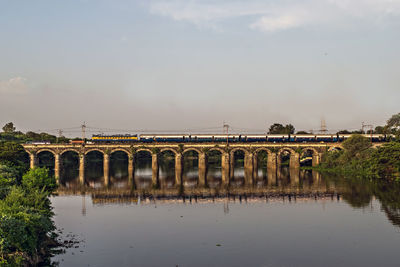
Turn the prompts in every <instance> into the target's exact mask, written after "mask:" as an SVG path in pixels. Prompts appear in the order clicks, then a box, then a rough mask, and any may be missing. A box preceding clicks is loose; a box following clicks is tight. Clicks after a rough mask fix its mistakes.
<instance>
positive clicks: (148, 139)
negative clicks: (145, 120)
mask: <svg viewBox="0 0 400 267" xmlns="http://www.w3.org/2000/svg"><path fill="white" fill-rule="evenodd" d="M139 141H140V142H142V143H152V142H155V141H156V140H155V135H150V134H141V135H139Z"/></svg>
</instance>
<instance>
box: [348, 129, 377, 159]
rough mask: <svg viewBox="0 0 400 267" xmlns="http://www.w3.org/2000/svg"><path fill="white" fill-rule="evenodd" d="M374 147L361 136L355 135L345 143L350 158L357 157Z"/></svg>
mask: <svg viewBox="0 0 400 267" xmlns="http://www.w3.org/2000/svg"><path fill="white" fill-rule="evenodd" d="M371 146H372V144H371V141H370V140H369V139H368V138H366V137H364V136H362V135H361V134H354V135H352V136H351V137H350V138H348V139H347V140H346V141H344V142H343V147H344V149H345V150H346V154H347V156H348V158H352V157H357V156H359V155H360V154H361V153H363V152H364V151H366V150H367V149H369V148H370V147H371Z"/></svg>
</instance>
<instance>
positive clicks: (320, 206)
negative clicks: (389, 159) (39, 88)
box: [51, 165, 400, 266]
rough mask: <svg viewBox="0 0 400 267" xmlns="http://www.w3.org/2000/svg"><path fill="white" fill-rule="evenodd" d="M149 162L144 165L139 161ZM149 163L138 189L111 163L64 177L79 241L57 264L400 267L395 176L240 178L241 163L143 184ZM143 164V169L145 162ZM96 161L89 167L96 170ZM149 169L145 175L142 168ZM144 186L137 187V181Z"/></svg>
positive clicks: (65, 219)
mask: <svg viewBox="0 0 400 267" xmlns="http://www.w3.org/2000/svg"><path fill="white" fill-rule="evenodd" d="M146 166H147V165H146ZM148 167H149V166H147V167H143V169H142V170H136V171H137V173H140V174H143V176H140V177H139V176H138V177H136V179H135V181H136V183H135V185H134V186H135V188H134V189H133V187H132V184H130V183H129V181H128V178H127V174H126V173H125V174H124V171H123V170H121V172H120V173H122V174H118V173H119V172H118V168H115V170H114V171H113V172H114V173H113V174H112V176H113V177H112V178H111V179H110V180H111V183H110V184H109V185H108V186H107V187H105V186H104V185H103V183H102V177H101V176H100V177H97V176H96V175H92V176H91V177H89V178H88V181H87V184H86V186H85V187H80V186H79V183H78V181H77V180H76V179H77V178H65V180H64V183H63V186H62V187H61V188H60V190H59V196H56V197H53V198H52V199H51V200H52V203H53V207H54V211H55V213H56V216H55V221H56V224H57V226H58V227H59V228H60V229H63V235H64V236H66V235H68V234H69V233H72V234H75V235H77V236H78V237H79V238H80V239H82V240H83V242H82V243H81V244H80V245H79V247H77V248H70V249H67V251H66V253H65V254H62V255H57V256H55V257H54V258H53V261H54V262H59V264H60V266H399V262H400V258H399V246H400V228H399V227H400V194H399V193H400V190H399V188H396V186H394V185H390V184H383V183H372V182H366V181H364V182H361V181H357V180H351V179H344V178H330V177H322V176H321V175H319V174H317V173H312V172H306V171H302V172H301V173H299V175H298V176H295V177H294V176H293V175H292V176H290V171H282V172H281V176H280V177H276V178H275V179H276V180H271V178H270V179H269V178H268V174H266V173H265V172H264V173H263V171H262V170H260V173H259V177H258V180H257V181H256V182H255V183H254V185H253V186H251V187H249V186H245V185H244V182H241V181H243V177H242V172H241V171H240V167H239V168H238V170H237V171H236V172H235V175H236V176H237V177H235V179H234V180H235V181H236V182H235V183H232V185H231V186H230V187H229V188H226V187H223V186H222V185H221V183H220V182H219V179H220V175H219V170H218V168H217V167H216V168H211V171H210V172H211V174H209V179H210V181H212V182H213V183H214V186H209V188H198V187H197V182H196V170H189V171H186V172H185V174H184V183H183V186H182V187H181V188H176V187H174V184H173V180H174V178H173V176H172V178H171V175H170V172H168V171H164V172H162V175H161V183H160V184H161V188H159V189H153V188H151V186H147V187H146V185H149V184H150V182H149V180H150V181H151V171H150V172H149V170H148ZM146 168H147V169H146ZM94 170H96V168H95V169H94ZM149 174H150V175H149ZM140 185H141V186H140Z"/></svg>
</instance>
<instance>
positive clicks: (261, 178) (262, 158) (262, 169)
mask: <svg viewBox="0 0 400 267" xmlns="http://www.w3.org/2000/svg"><path fill="white" fill-rule="evenodd" d="M256 160H257V165H256V166H257V169H256V172H255V173H256V177H254V178H255V181H256V184H257V185H265V184H266V183H268V152H267V151H265V150H261V151H259V152H258V153H257V158H256Z"/></svg>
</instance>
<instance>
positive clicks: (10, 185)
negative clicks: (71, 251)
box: [0, 164, 57, 266]
mask: <svg viewBox="0 0 400 267" xmlns="http://www.w3.org/2000/svg"><path fill="white" fill-rule="evenodd" d="M0 170H1V171H0V183H1V192H0V193H1V195H0V265H9V266H21V265H33V264H35V263H36V262H38V261H39V259H40V256H41V255H43V254H44V250H43V249H44V248H45V247H46V244H47V242H48V241H49V240H50V236H51V235H52V234H53V232H54V230H55V225H54V222H53V220H52V217H53V212H52V209H51V206H50V200H49V198H48V197H49V196H50V194H51V193H52V192H53V191H54V190H55V188H56V186H57V185H56V181H55V179H54V177H50V176H49V174H48V171H47V169H43V168H36V169H33V170H30V171H28V172H27V173H26V174H25V175H24V176H23V177H22V180H21V182H20V183H19V182H18V181H17V179H16V177H15V176H13V175H12V174H13V173H12V172H13V171H12V168H10V167H5V166H4V165H1V164H0ZM14 171H15V170H14Z"/></svg>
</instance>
